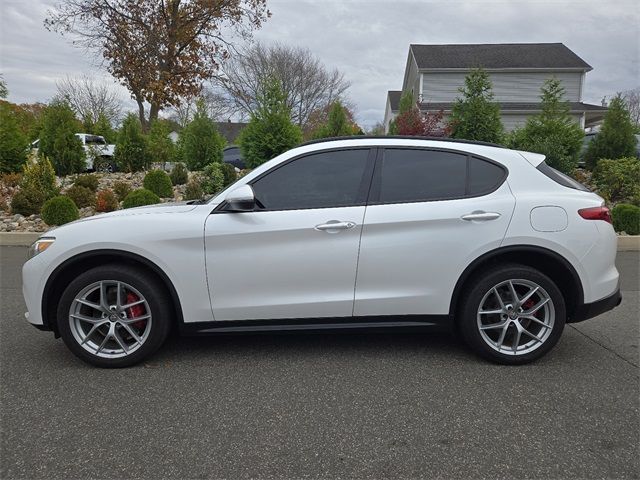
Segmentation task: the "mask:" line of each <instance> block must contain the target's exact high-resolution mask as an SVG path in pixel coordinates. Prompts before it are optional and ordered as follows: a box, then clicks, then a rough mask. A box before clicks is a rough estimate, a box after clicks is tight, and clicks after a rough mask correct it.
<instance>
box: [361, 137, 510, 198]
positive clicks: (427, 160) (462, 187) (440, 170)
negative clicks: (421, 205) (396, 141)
mask: <svg viewBox="0 0 640 480" xmlns="http://www.w3.org/2000/svg"><path fill="white" fill-rule="evenodd" d="M505 178H506V171H505V169H504V168H502V167H500V166H498V165H496V164H493V163H491V162H488V161H485V160H482V159H480V158H475V157H471V156H468V155H466V154H462V153H453V152H443V151H436V150H420V149H401V148H397V149H396V148H394V149H391V148H390V149H386V150H385V152H384V157H383V159H382V164H381V169H380V172H379V174H377V178H376V181H375V183H374V196H373V198H374V199H376V200H374V201H373V202H372V203H408V202H427V201H433V200H452V199H456V198H465V197H472V196H479V195H484V194H487V193H489V192H491V191H493V190H495V189H496V188H498V186H500V184H501V183H502V182H503V181H504V179H505ZM376 191H377V192H379V193H378V194H377V195H376V194H375V192H376Z"/></svg>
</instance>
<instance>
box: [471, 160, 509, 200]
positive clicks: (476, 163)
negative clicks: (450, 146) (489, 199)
mask: <svg viewBox="0 0 640 480" xmlns="http://www.w3.org/2000/svg"><path fill="white" fill-rule="evenodd" d="M504 173H505V172H504V170H503V169H502V168H500V167H499V166H497V165H495V164H493V163H489V162H486V161H484V160H481V159H479V158H474V157H471V158H469V187H468V191H467V194H468V195H471V196H473V195H480V194H482V193H487V192H490V191H492V190H494V189H495V188H496V187H497V186H498V185H499V184H500V183H501V182H502V180H503V179H504Z"/></svg>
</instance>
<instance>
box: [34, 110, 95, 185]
mask: <svg viewBox="0 0 640 480" xmlns="http://www.w3.org/2000/svg"><path fill="white" fill-rule="evenodd" d="M80 128H81V125H80V123H79V122H78V120H77V119H76V117H75V115H74V113H73V110H71V107H70V106H69V105H68V104H67V103H66V102H65V101H62V100H54V101H53V102H51V103H50V104H49V105H48V106H47V108H46V109H45V111H44V113H43V117H42V130H41V131H40V145H39V153H40V154H41V155H43V156H45V157H48V158H49V159H50V160H51V163H52V164H53V168H54V169H55V171H56V174H58V175H69V174H71V173H79V172H82V171H84V170H86V168H87V163H86V154H85V151H84V148H83V147H82V142H81V141H80V139H79V138H78V137H76V135H75V134H76V133H78V131H79V130H80Z"/></svg>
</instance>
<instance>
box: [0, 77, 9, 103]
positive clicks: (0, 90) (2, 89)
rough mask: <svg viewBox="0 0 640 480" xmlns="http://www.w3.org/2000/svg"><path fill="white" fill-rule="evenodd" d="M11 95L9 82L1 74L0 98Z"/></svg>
mask: <svg viewBox="0 0 640 480" xmlns="http://www.w3.org/2000/svg"><path fill="white" fill-rule="evenodd" d="M8 96H9V89H8V88H7V82H5V81H4V77H3V76H2V75H1V74H0V98H7V97H8Z"/></svg>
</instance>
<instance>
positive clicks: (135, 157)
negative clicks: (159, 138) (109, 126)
mask: <svg viewBox="0 0 640 480" xmlns="http://www.w3.org/2000/svg"><path fill="white" fill-rule="evenodd" d="M114 159H115V161H116V164H117V165H118V169H120V170H122V171H125V172H137V171H139V170H144V169H146V168H147V167H148V166H149V164H150V163H151V162H150V158H149V152H148V148H147V140H146V138H145V137H144V135H143V134H142V127H141V125H140V120H138V117H137V116H136V115H135V114H134V113H129V114H128V115H127V116H126V117H125V119H124V122H122V127H121V128H120V134H119V135H118V142H117V143H116V150H115V153H114Z"/></svg>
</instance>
